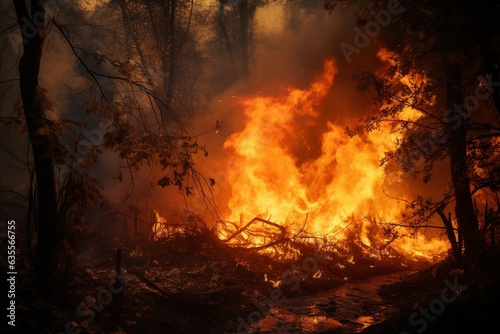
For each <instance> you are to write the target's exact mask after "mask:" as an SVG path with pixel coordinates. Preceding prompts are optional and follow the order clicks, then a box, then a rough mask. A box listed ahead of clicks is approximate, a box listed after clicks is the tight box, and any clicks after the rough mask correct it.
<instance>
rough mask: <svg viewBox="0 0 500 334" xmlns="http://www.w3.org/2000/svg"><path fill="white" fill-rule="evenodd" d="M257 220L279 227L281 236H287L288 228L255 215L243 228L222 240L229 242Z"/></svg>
mask: <svg viewBox="0 0 500 334" xmlns="http://www.w3.org/2000/svg"><path fill="white" fill-rule="evenodd" d="M257 221H258V222H261V223H263V224H267V225H270V226H273V227H276V228H277V229H279V230H280V231H281V237H282V238H283V239H284V238H285V236H286V228H285V227H284V226H281V225H278V224H276V223H273V222H270V221H269V220H265V219H262V218H259V217H255V218H253V219H252V220H250V221H249V222H248V223H247V224H246V225H245V226H243V227H242V228H241V229H239V230H238V231H236V232H234V233H233V234H232V235H231V236H230V237H229V238H227V239H226V240H222V241H223V242H229V241H231V240H232V239H234V238H235V237H237V236H238V235H240V234H241V233H243V232H244V231H245V230H246V229H247V228H248V227H249V226H250V225H252V224H253V223H255V222H257Z"/></svg>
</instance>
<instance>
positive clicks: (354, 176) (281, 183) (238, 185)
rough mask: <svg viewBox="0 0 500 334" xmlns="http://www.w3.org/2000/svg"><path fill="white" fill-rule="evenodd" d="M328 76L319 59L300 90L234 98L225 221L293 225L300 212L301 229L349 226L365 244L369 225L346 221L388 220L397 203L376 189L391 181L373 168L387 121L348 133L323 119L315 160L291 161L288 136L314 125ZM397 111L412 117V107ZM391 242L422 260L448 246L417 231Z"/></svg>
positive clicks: (390, 144) (334, 230)
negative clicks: (236, 122) (238, 121)
mask: <svg viewBox="0 0 500 334" xmlns="http://www.w3.org/2000/svg"><path fill="white" fill-rule="evenodd" d="M336 73H337V68H336V66H335V64H334V62H333V61H327V62H326V63H325V66H324V71H323V73H322V74H321V75H319V76H318V78H317V79H316V80H315V81H314V82H313V83H312V84H311V85H310V87H309V88H308V89H297V88H287V89H286V90H284V91H283V93H282V94H280V95H278V96H254V97H249V98H246V99H244V100H243V101H242V105H243V107H244V115H245V118H246V122H245V126H244V129H243V130H242V131H240V132H238V133H234V134H233V135H231V136H230V137H229V138H228V139H227V140H226V142H225V144H224V148H225V149H228V150H231V151H232V154H231V158H230V162H229V167H228V174H229V175H228V180H229V184H230V187H231V197H230V199H229V201H228V211H227V214H226V218H227V220H229V221H233V222H238V221H239V222H240V225H241V223H245V222H246V221H248V220H249V219H251V218H253V217H256V216H258V217H261V218H264V219H267V218H268V217H272V218H271V219H272V221H276V222H277V223H279V224H283V225H286V226H287V227H289V228H292V229H293V228H294V226H295V227H296V229H297V230H298V229H299V228H301V227H302V226H301V225H302V223H301V222H303V221H304V219H305V216H306V214H307V215H308V224H307V226H306V230H307V232H309V233H313V234H316V235H321V236H327V237H329V238H330V239H333V240H344V239H345V238H347V237H348V233H349V231H351V232H350V233H352V231H353V229H355V230H356V231H360V233H359V234H360V235H359V239H360V241H361V242H362V243H363V244H365V245H366V246H371V241H370V240H373V238H374V237H375V236H373V235H370V233H375V232H374V229H373V228H372V229H370V225H371V224H373V223H370V222H368V221H367V220H363V219H357V220H356V222H357V223H356V225H357V226H352V225H353V222H352V220H349V219H346V218H348V217H351V216H353V215H357V214H360V213H364V214H367V215H369V216H371V217H376V218H377V220H384V221H389V220H395V218H397V217H398V215H399V214H400V213H401V212H402V209H403V205H402V204H401V203H400V202H398V201H395V200H391V199H389V198H388V197H387V196H385V195H384V194H383V188H384V187H386V188H390V187H391V185H392V186H394V185H397V182H398V180H399V176H398V175H393V174H389V173H387V172H386V170H385V169H384V168H382V167H381V166H380V159H381V158H382V157H383V156H384V152H387V151H390V150H394V149H395V147H396V143H395V141H396V139H397V138H396V135H395V134H394V133H393V131H392V129H391V127H390V126H389V125H382V126H381V128H380V130H379V131H373V132H370V133H368V134H363V135H360V136H355V137H353V138H350V137H349V136H347V135H346V133H345V130H344V129H343V128H341V127H340V126H338V125H336V124H333V123H328V130H327V131H326V132H325V133H323V135H322V138H321V143H320V145H321V154H320V155H319V156H318V157H317V158H315V159H312V160H309V161H306V162H300V163H299V157H297V156H295V155H294V154H293V151H294V147H293V145H292V144H291V140H290V139H291V138H295V139H296V138H297V136H298V135H297V134H298V133H300V130H301V128H302V129H303V128H304V127H313V126H314V125H315V123H316V122H315V120H316V119H317V118H318V116H319V113H318V112H317V107H318V106H319V105H320V104H321V103H322V102H323V100H324V98H325V97H326V96H327V94H329V92H330V91H331V88H332V86H333V82H334V78H335V74H336ZM405 115H406V116H407V117H410V118H411V117H418V113H417V112H416V111H413V110H407V111H405ZM299 122H300V123H301V124H297V123H299ZM307 140H308V139H307V138H304V141H305V142H307ZM306 145H307V144H306ZM242 215H245V219H246V221H245V220H244V219H242V218H241V216H242ZM240 227H241V226H240ZM370 237H371V238H370ZM394 245H395V248H396V249H398V250H399V251H401V252H405V253H406V254H409V255H412V256H421V257H427V258H430V257H432V256H433V255H436V254H437V253H441V252H443V251H446V249H447V248H448V247H447V245H446V243H445V242H444V241H440V240H432V242H430V241H428V240H426V239H425V238H424V237H423V236H419V242H412V243H408V241H407V240H404V241H403V240H399V241H398V240H396V241H395V242H394Z"/></svg>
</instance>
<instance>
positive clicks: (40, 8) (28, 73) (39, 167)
mask: <svg viewBox="0 0 500 334" xmlns="http://www.w3.org/2000/svg"><path fill="white" fill-rule="evenodd" d="M28 3H30V2H28ZM14 6H15V9H16V16H17V20H18V23H19V27H20V28H21V31H22V32H23V38H24V43H23V51H24V53H23V56H22V57H21V59H20V61H19V86H20V90H21V97H22V101H23V107H24V116H25V119H26V125H27V131H28V136H29V138H30V142H31V147H32V149H33V160H34V164H35V175H36V184H37V187H38V191H37V201H38V208H39V211H38V221H39V226H38V240H37V245H36V250H35V266H34V270H35V274H36V275H37V277H38V279H39V280H40V281H41V282H44V281H46V279H48V278H49V277H50V276H51V275H52V274H53V272H54V269H55V252H56V246H57V240H58V237H57V231H58V228H57V226H58V219H57V218H58V215H57V196H56V185H55V173H54V169H53V162H54V159H53V156H52V151H53V147H52V145H53V144H54V142H53V138H51V134H50V131H47V126H48V120H47V118H46V117H45V115H44V110H43V108H44V106H43V100H44V95H43V92H42V91H41V89H40V86H39V84H38V76H39V73H40V64H41V59H42V49H43V44H44V41H45V35H46V31H45V22H44V21H45V1H43V0H39V1H31V15H30V12H29V11H28V7H27V5H26V2H25V1H16V0H14ZM30 30H32V31H34V33H29V31H30ZM26 31H28V33H26ZM31 35H33V36H31ZM47 133H49V134H47Z"/></svg>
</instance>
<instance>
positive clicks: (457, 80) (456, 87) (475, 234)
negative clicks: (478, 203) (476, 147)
mask: <svg viewBox="0 0 500 334" xmlns="http://www.w3.org/2000/svg"><path fill="white" fill-rule="evenodd" d="M447 71H448V73H447V82H446V101H447V107H448V110H449V111H450V118H449V119H450V120H452V121H451V122H449V123H448V125H447V132H448V139H449V154H450V167H451V182H452V185H453V190H454V194H455V201H456V207H455V212H456V216H457V221H458V228H459V233H461V235H462V238H463V242H464V260H465V264H464V265H465V268H470V266H471V265H472V264H473V262H474V261H475V260H476V259H477V257H478V255H479V252H480V242H479V240H480V239H479V228H478V222H477V217H476V214H475V212H474V205H473V202H472V194H471V191H470V180H469V174H468V164H467V143H466V138H467V119H466V117H465V112H464V111H463V109H462V108H463V106H462V101H463V100H464V96H463V92H462V73H461V70H460V68H458V67H457V66H455V65H448V67H447Z"/></svg>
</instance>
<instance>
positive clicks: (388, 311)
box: [3, 233, 500, 334]
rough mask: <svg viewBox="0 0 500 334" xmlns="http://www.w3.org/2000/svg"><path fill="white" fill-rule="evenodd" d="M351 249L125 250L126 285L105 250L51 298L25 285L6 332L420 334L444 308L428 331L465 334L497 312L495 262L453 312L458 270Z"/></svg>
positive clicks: (211, 245)
mask: <svg viewBox="0 0 500 334" xmlns="http://www.w3.org/2000/svg"><path fill="white" fill-rule="evenodd" d="M351 246H352V247H351V248H350V250H349V252H348V253H346V254H341V253H339V252H330V253H321V254H319V255H318V253H315V252H314V249H307V248H305V249H302V252H301V254H299V256H298V257H296V258H295V259H279V258H277V257H276V256H269V255H266V254H259V253H257V252H251V251H248V250H245V249H235V248H230V247H228V246H226V245H224V244H222V243H220V242H219V241H218V240H216V238H214V237H213V236H212V235H211V234H209V233H200V234H196V235H184V236H179V237H178V238H175V239H173V240H170V241H168V242H167V241H163V242H162V241H160V242H155V243H150V244H148V245H147V246H144V247H141V249H139V248H138V247H137V245H134V244H132V243H131V244H130V245H124V246H123V248H122V253H123V256H122V269H121V276H120V282H121V283H120V282H116V275H115V265H116V260H115V257H116V255H115V251H114V250H113V249H112V248H111V247H110V246H109V245H108V244H106V243H104V242H96V243H94V244H93V245H91V247H89V248H88V249H89V251H87V252H85V253H82V254H81V255H80V257H79V261H78V266H77V268H76V269H75V270H74V272H73V274H72V275H71V279H70V280H68V281H66V282H64V283H63V282H61V283H60V284H59V283H58V284H53V285H54V286H53V287H52V288H50V289H47V290H46V291H43V289H42V291H40V289H37V288H36V287H35V285H34V283H33V280H32V278H31V277H30V276H29V275H27V276H26V277H25V278H23V276H22V275H20V276H19V277H20V280H19V282H18V289H17V296H16V300H17V306H18V307H17V322H16V328H15V330H14V329H13V328H10V329H7V330H6V331H3V332H5V333H81V334H85V333H92V334H93V333H115V334H125V333H127V334H131V333H143V334H148V333H173V334H174V333H175V334H176V333H181V334H182V333H186V334H191V333H193V334H198V333H200V334H201V333H203V334H210V333H213V334H219V333H221V334H222V333H238V334H239V333H324V334H326V333H359V332H363V333H368V334H374V333H398V334H399V333H400V332H402V331H405V330H406V331H407V332H408V333H417V330H418V329H421V328H423V327H422V326H423V325H424V323H423V320H422V316H418V317H415V318H414V319H413V320H414V321H413V323H411V322H409V320H408V319H409V317H410V316H411V315H412V313H413V312H414V311H415V310H417V312H418V307H420V305H424V306H425V305H429V306H430V307H431V308H432V309H433V310H434V311H436V310H437V311H440V309H438V308H439V307H440V306H441V304H443V305H444V306H445V309H444V311H443V312H441V313H439V312H436V313H439V315H438V316H436V317H435V318H436V319H432V321H430V320H429V321H427V320H426V322H425V323H426V325H428V328H426V330H427V331H426V332H427V333H461V331H456V330H455V328H456V326H459V327H458V328H464V327H463V326H462V325H461V322H467V323H470V324H472V325H471V326H476V327H473V328H477V326H478V321H479V322H481V321H482V322H483V323H484V317H487V316H490V317H492V316H493V314H492V312H498V311H497V310H498V309H500V308H499V307H498V306H499V300H500V299H499V298H500V291H499V286H500V284H498V282H500V279H499V275H500V273H499V272H497V271H498V269H497V268H500V266H498V258H496V257H490V258H488V259H487V260H485V263H484V264H478V267H477V269H476V271H475V273H474V274H473V276H471V277H469V278H468V282H469V283H468V285H467V287H466V288H465V287H462V288H461V290H463V291H460V292H461V293H460V296H458V297H457V298H456V299H455V300H454V301H453V302H449V300H450V299H453V298H452V297H453V296H454V295H452V294H451V293H448V294H445V296H444V297H445V299H446V303H445V302H442V303H439V302H435V301H434V300H435V299H438V300H440V299H442V297H441V292H442V290H443V289H444V288H445V287H447V286H448V285H447V283H446V281H445V280H448V282H451V283H450V284H452V285H453V284H455V285H457V284H456V283H455V282H454V280H455V277H457V279H458V276H453V275H451V274H450V273H451V272H452V269H453V266H452V264H451V263H450V262H449V261H448V262H446V261H445V262H442V263H439V264H434V265H432V266H431V265H430V264H428V263H427V264H424V263H419V262H408V261H404V260H403V259H402V258H397V257H396V258H392V259H389V260H387V259H380V258H374V257H370V256H367V255H366V253H364V252H363V249H359V246H355V245H351ZM356 247H358V248H356ZM495 263H497V264H496V266H495ZM455 274H457V275H459V273H455ZM485 278H487V279H485ZM460 280H461V281H460V282H462V278H460ZM115 283H116V284H115ZM122 285H124V290H123V292H120V291H121V288H122ZM459 285H460V286H461V285H462V283H460V284H459ZM460 286H459V288H460ZM495 307H496V308H495ZM471 310H472V311H471ZM458 320H461V322H460V321H458ZM416 321H419V322H418V323H417V324H418V326H417V325H414V323H415V322H416ZM412 324H413V325H412ZM461 326H462V327H461ZM442 328H446V331H442V330H441V331H440V329H442ZM448 328H451V331H448ZM471 328H472V327H471ZM454 330H455V331H454ZM402 333H403V332H402Z"/></svg>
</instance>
